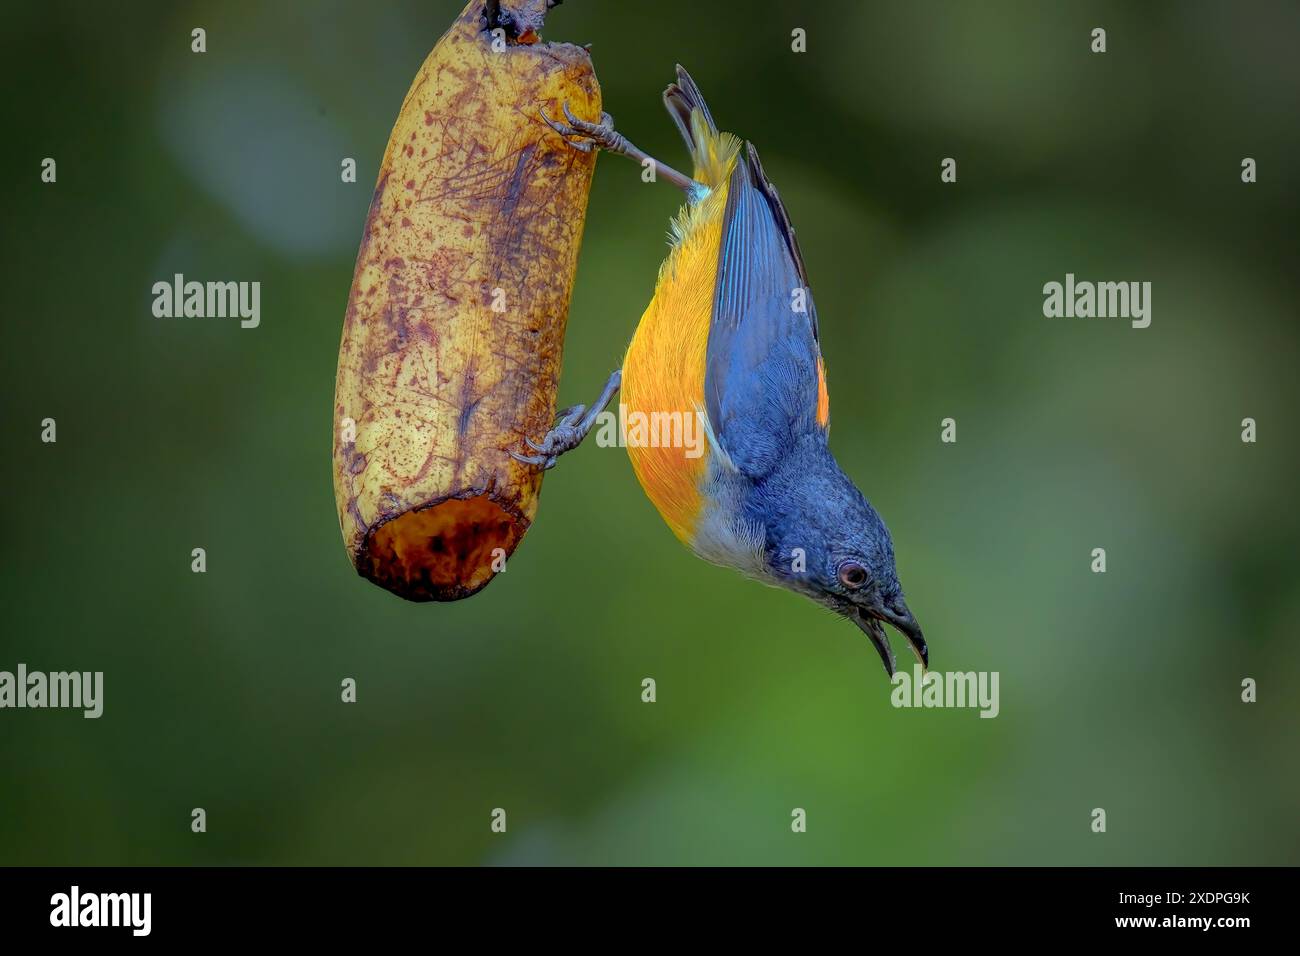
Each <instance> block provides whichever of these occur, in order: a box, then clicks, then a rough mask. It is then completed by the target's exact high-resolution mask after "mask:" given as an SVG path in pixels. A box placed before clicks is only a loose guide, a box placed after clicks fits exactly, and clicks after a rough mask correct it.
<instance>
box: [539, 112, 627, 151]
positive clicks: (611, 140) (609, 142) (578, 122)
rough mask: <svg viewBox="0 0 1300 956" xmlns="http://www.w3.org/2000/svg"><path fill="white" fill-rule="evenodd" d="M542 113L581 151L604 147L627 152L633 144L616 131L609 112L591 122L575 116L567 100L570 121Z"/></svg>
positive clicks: (557, 130) (548, 121) (543, 116)
mask: <svg viewBox="0 0 1300 956" xmlns="http://www.w3.org/2000/svg"><path fill="white" fill-rule="evenodd" d="M540 115H541V117H542V120H543V121H544V122H545V123H546V125H547V126H549V127H550V128H551V129H553V130H555V131H556V132H557V133H559V134H560V135H561V136H563V137H564V141H565V142H566V143H568V144H569V145H570V146H572V147H573V148H574V149H576V150H578V151H579V152H583V153H590V152H591V151H592V150H593V149H603V150H607V151H608V152H611V153H626V152H627V151H628V149H629V147H630V146H631V145H632V144H631V143H629V142H628V141H627V139H626V137H624V136H623V135H622V134H621V133H617V132H615V131H614V117H612V116H610V115H609V114H608V113H601V114H600V122H599V123H589V122H587V121H586V120H582V119H578V117H576V116H574V115H573V110H571V109H569V101H568V100H565V101H564V118H565V119H567V120H568V121H569V122H568V123H560V122H558V121H556V120H553V119H551V118H550V117H549V116H547V115H546V112H545V111H544V110H543V111H542V112H541V114H540Z"/></svg>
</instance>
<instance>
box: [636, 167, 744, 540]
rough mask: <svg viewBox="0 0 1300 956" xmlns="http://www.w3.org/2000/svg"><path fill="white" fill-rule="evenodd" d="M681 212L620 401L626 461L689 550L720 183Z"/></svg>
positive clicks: (701, 464) (697, 501) (702, 462)
mask: <svg viewBox="0 0 1300 956" xmlns="http://www.w3.org/2000/svg"><path fill="white" fill-rule="evenodd" d="M723 182H724V185H722V186H720V187H718V188H715V189H714V190H713V192H712V193H710V194H709V196H708V197H706V198H705V199H703V200H702V201H700V202H699V203H697V204H696V205H694V206H691V207H688V208H687V209H685V210H683V212H682V215H681V216H680V217H679V219H678V220H677V222H676V223H675V229H676V231H677V233H678V235H679V236H680V238H679V240H678V241H677V242H676V244H675V245H674V246H673V250H672V252H671V253H669V255H668V258H667V260H666V261H665V262H664V264H663V266H662V267H661V268H660V270H659V281H658V284H657V285H656V287H655V295H654V298H653V299H651V300H650V305H649V306H648V307H647V308H646V310H645V314H644V315H642V316H641V323H640V324H639V325H638V326H637V329H636V333H635V334H634V335H633V336H632V343H631V344H630V345H629V346H628V349H627V355H626V356H625V357H624V359H623V386H622V395H621V403H622V404H623V406H624V407H623V408H622V409H620V411H621V412H622V416H621V418H622V426H623V429H624V440H625V441H626V444H627V453H628V457H629V458H631V459H632V469H633V470H634V471H635V472H636V477H637V480H638V481H640V482H641V487H642V488H643V489H645V493H646V497H648V498H649V499H650V501H651V502H652V503H653V504H654V506H655V507H656V508H658V509H659V513H660V514H661V515H662V516H663V519H664V521H665V522H667V524H668V527H670V528H671V529H672V531H673V534H675V535H677V537H678V538H680V539H681V540H682V541H683V542H684V543H685V544H687V545H690V543H691V540H692V538H693V536H694V531H695V525H696V522H697V520H698V519H699V515H700V508H701V505H702V503H703V502H702V500H701V497H700V479H701V478H702V477H703V476H704V474H705V471H706V469H707V467H708V461H709V454H710V449H709V443H708V438H707V437H706V435H705V434H704V425H703V419H704V414H705V413H704V362H705V352H706V349H707V348H708V342H709V323H710V320H711V318H712V315H713V287H714V283H715V281H716V280H717V275H718V248H719V245H720V242H721V237H722V214H723V211H724V210H725V209H726V205H727V195H726V193H727V188H726V185H725V180H724V181H723Z"/></svg>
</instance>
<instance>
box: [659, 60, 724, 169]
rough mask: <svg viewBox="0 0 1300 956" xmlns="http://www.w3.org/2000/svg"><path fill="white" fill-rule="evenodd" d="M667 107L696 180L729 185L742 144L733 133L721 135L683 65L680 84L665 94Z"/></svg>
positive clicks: (679, 71)
mask: <svg viewBox="0 0 1300 956" xmlns="http://www.w3.org/2000/svg"><path fill="white" fill-rule="evenodd" d="M664 106H665V107H667V109H668V115H669V116H671V117H672V118H673V122H674V123H676V124H677V128H678V129H679V130H680V131H681V134H682V139H683V140H685V141H686V148H687V149H688V150H690V153H691V159H692V160H693V161H694V163H695V172H694V178H695V179H696V180H697V181H698V182H701V183H703V184H704V185H706V186H708V187H709V188H713V187H714V186H719V185H721V184H722V183H724V182H726V181H727V178H728V177H729V176H730V175H731V167H732V163H733V162H734V160H735V158H736V156H737V154H739V152H740V140H738V139H737V138H736V137H735V136H733V135H731V134H730V133H720V132H718V126H717V124H716V123H714V122H713V115H712V114H711V113H710V112H709V106H708V104H707V103H705V102H704V94H703V93H701V92H700V88H699V87H698V86H696V85H695V81H694V80H692V79H691V75H690V74H689V73H687V72H686V70H685V68H683V67H682V66H681V65H680V64H679V65H678V67H677V82H676V83H672V84H669V86H668V89H666V90H664Z"/></svg>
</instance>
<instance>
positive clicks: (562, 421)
mask: <svg viewBox="0 0 1300 956" xmlns="http://www.w3.org/2000/svg"><path fill="white" fill-rule="evenodd" d="M586 412H587V406H586V405H570V406H569V407H568V408H565V409H562V410H561V411H560V413H559V415H558V419H559V421H558V422H557V423H556V425H555V427H554V428H552V429H551V430H550V431H549V432H547V433H546V435H545V437H543V438H542V440H541V441H540V442H535V441H533V440H532V439H531V438H529V437H528V436H527V435H525V436H524V444H525V445H527V446H528V447H529V448H531V449H532V450H533V451H535V452H537V454H536V455H517V454H515V453H514V452H510V457H511V458H513V459H515V461H519V462H523V463H524V464H525V465H533V466H535V467H539V468H541V469H542V470H543V471H548V470H550V469H551V468H554V467H555V462H556V461H557V460H558V459H559V457H560V456H561V455H563V454H564V453H565V452H566V451H572V450H573V449H574V448H577V447H578V445H580V444H581V443H582V439H583V437H584V435H585V432H584V431H582V430H581V429H579V428H578V423H579V422H580V421H582V416H583V415H585V414H586Z"/></svg>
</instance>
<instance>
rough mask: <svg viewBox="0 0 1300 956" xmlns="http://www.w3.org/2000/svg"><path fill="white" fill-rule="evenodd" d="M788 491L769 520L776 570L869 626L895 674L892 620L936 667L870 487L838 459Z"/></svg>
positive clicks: (771, 563)
mask: <svg viewBox="0 0 1300 956" xmlns="http://www.w3.org/2000/svg"><path fill="white" fill-rule="evenodd" d="M780 494H781V499H782V501H781V505H782V506H781V508H780V514H779V517H778V520H776V521H770V522H769V523H767V525H766V527H767V553H766V561H767V564H768V572H769V574H770V575H771V576H772V577H773V578H775V579H776V582H777V583H778V584H780V585H782V586H784V587H787V588H789V589H791V590H793V591H797V592H799V593H800V594H804V595H806V596H808V597H810V598H812V599H813V600H814V601H816V602H817V603H818V604H821V605H823V606H825V607H828V608H830V609H831V610H832V611H834V612H836V613H837V614H840V615H842V616H843V617H846V618H848V619H849V620H851V621H852V622H853V623H854V624H856V625H857V626H858V627H859V628H861V629H862V631H863V632H864V633H865V634H866V635H867V637H869V638H870V639H871V643H872V645H873V646H874V647H875V648H876V651H877V653H879V654H880V659H881V661H882V662H883V663H884V665H885V672H886V673H887V674H889V676H890V677H892V676H893V674H894V667H895V662H894V654H893V651H892V649H891V648H890V645H889V639H888V638H887V637H886V636H885V629H884V626H883V625H884V624H888V625H890V626H891V627H893V628H895V629H896V630H898V631H899V632H900V633H901V634H902V635H903V636H904V637H906V638H907V641H908V644H909V645H910V646H911V648H912V652H913V653H914V654H915V655H916V659H917V660H918V661H920V663H921V666H922V667H928V666H929V650H928V649H927V648H926V644H925V637H924V636H923V635H922V634H921V628H920V626H919V625H918V624H917V623H916V619H915V618H914V617H913V616H912V612H911V611H910V610H908V607H907V604H906V603H904V601H903V589H902V586H901V585H900V584H899V583H898V572H897V571H896V570H895V568H894V544H893V541H892V540H891V538H890V536H889V529H888V528H886V527H885V523H884V522H883V521H882V520H881V519H880V515H878V514H877V513H876V509H875V508H873V507H871V504H870V503H869V502H868V501H867V499H866V498H864V497H863V495H862V492H860V491H859V490H858V489H857V487H856V486H855V485H854V484H853V482H851V481H850V480H849V479H848V477H846V476H845V475H844V473H843V472H841V471H840V469H839V468H838V466H836V465H835V464H834V463H833V462H830V463H829V467H826V468H810V469H808V470H805V471H804V472H803V473H802V475H800V476H799V479H798V480H796V481H792V482H791V483H790V484H788V485H787V486H786V487H785V488H783V489H781V491H780Z"/></svg>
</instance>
